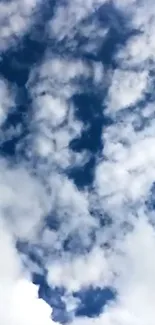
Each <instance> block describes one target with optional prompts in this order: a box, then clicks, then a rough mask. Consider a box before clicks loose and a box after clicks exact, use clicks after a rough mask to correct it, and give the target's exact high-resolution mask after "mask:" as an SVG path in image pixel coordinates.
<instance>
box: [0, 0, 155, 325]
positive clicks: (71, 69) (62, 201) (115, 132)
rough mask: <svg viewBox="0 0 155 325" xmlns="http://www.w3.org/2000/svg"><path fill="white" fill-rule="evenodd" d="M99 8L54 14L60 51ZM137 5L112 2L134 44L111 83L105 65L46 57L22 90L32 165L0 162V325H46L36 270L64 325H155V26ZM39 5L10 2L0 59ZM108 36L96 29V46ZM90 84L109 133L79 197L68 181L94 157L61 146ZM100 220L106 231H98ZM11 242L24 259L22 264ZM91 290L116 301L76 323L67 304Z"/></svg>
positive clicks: (70, 135) (8, 100) (94, 4)
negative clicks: (60, 304) (57, 299)
mask: <svg viewBox="0 0 155 325" xmlns="http://www.w3.org/2000/svg"><path fill="white" fill-rule="evenodd" d="M105 3H106V1H92V0H91V1H87V3H86V4H83V3H82V2H81V0H80V1H79V0H78V1H74V2H67V3H66V4H65V5H64V4H60V5H59V4H58V5H56V7H55V11H54V18H53V20H51V21H50V22H49V25H48V30H50V32H49V33H51V35H53V36H54V37H55V38H57V40H59V41H61V40H64V39H65V37H67V36H68V35H69V36H70V37H71V38H72V39H73V38H74V36H75V29H76V30H77V28H78V27H79V32H80V28H82V27H81V25H80V23H81V21H82V20H84V19H85V18H87V17H88V16H91V17H92V15H93V14H94V13H95V11H97V10H98V8H99V7H100V6H102V5H104V4H105ZM138 3H139V2H138V1H119V0H116V2H115V3H114V4H113V8H117V10H119V11H120V12H121V14H122V15H124V17H126V19H128V26H130V29H131V30H133V29H134V30H135V29H136V30H137V31H138V33H136V35H134V36H131V37H130V38H129V39H128V40H127V42H126V43H125V44H124V45H123V46H122V47H119V48H118V49H117V53H115V54H114V62H115V63H117V68H116V69H115V70H113V69H112V68H111V69H110V70H111V71H110V72H109V75H110V80H108V82H106V80H105V79H106V78H105V70H106V69H108V68H107V67H104V62H103V63H102V62H87V60H86V59H85V60H84V59H82V58H78V55H75V56H74V58H73V57H72V56H71V55H70V57H68V56H67V55H66V54H65V53H64V54H63V55H61V56H60V55H55V54H54V55H52V54H51V53H50V49H47V50H46V51H45V53H44V56H43V58H42V60H40V62H39V63H37V64H36V65H35V66H33V67H31V73H30V75H29V78H28V82H27V85H26V90H27V92H28V93H29V96H30V99H31V102H29V104H30V106H31V109H32V114H31V121H29V123H30V128H29V130H30V134H29V147H28V149H27V148H26V149H25V151H26V150H28V151H29V156H28V159H29V161H24V158H23V160H22V161H20V160H19V158H18V159H17V161H18V163H17V162H16V164H14V163H12V162H10V161H7V159H6V158H4V157H1V159H0V190H1V200H0V255H1V259H0V280H1V281H0V322H1V323H2V324H4V325H8V324H10V325H26V324H30V325H31V324H33V325H35V324H36V325H42V324H45V325H52V324H53V323H54V321H52V320H51V313H52V308H51V307H50V306H49V305H48V304H47V303H45V302H44V301H43V300H42V299H41V298H39V293H38V287H37V286H36V285H34V284H33V282H32V280H33V279H32V273H33V272H34V271H36V270H38V271H37V272H43V271H46V274H47V281H48V285H49V287H50V288H51V290H52V288H53V287H61V288H62V287H63V288H64V289H65V290H66V292H67V293H66V296H65V297H63V299H64V301H65V304H66V309H67V310H68V311H69V312H71V314H72V317H73V319H72V324H73V325H80V324H85V323H86V324H87V323H89V324H90V323H93V324H94V323H95V324H96V325H100V324H103V323H104V324H105V325H152V324H153V323H154V316H155V315H154V308H153V307H154V306H153V302H154V271H155V263H154V256H153V252H154V248H155V229H154V211H153V210H151V208H150V207H149V206H148V205H147V201H148V200H149V199H150V196H151V195H152V193H153V190H152V188H153V185H154V179H155V154H154V145H155V114H154V101H153V95H151V99H148V98H147V95H148V94H149V93H152V85H153V82H154V76H153V74H151V69H152V67H153V64H154V54H153V48H154V47H153V38H152V35H153V25H154V15H153V14H152V12H153V10H149V9H148V11H147V10H146V6H145V3H144V1H140V5H138ZM149 4H150V5H152V1H151V0H150V2H149ZM36 5H37V2H33V1H32V2H31V1H30V2H29V1H24V3H23V4H22V6H21V4H20V3H18V2H17V1H16V2H14V3H13V2H11V3H8V2H6V3H5V4H4V3H2V4H0V12H1V14H0V20H2V21H4V20H5V24H4V26H2V29H1V32H0V34H2V44H1V50H5V49H7V48H8V47H9V46H10V45H12V42H13V41H14V35H15V36H16V37H17V38H18V37H20V36H22V35H23V33H24V32H25V31H26V30H27V28H28V27H29V26H30V25H29V24H31V17H32V15H33V12H34V11H35V8H36ZM103 8H104V7H103ZM127 9H128V10H127ZM126 12H127V15H126ZM144 13H145V14H144ZM7 17H8V19H7ZM90 25H91V24H90V23H89V24H88V25H86V26H85V28H84V29H83V31H82V33H83V35H84V34H85V36H86V37H88V38H89V37H90V34H91V33H92V34H93V36H92V38H91V37H90V43H89V42H88V43H89V44H87V45H88V47H87V46H86V51H87V50H90V48H91V46H92V48H93V49H94V47H93V46H94V45H93V44H95V35H96V33H95V28H96V26H97V23H96V22H93V26H92V28H90V27H91V26H90ZM107 30H108V29H107V28H106V29H104V28H103V29H102V28H101V29H100V36H101V38H102V37H103V40H104V37H105V34H106V33H108V32H107ZM73 31H74V33H73V34H72V35H71V33H72V32H73ZM131 34H132V33H131ZM96 41H97V46H98V45H99V44H98V39H97V40H96ZM136 42H137V47H136ZM89 45H91V46H90V47H89ZM142 48H144V50H143V51H142ZM105 51H106V49H105ZM76 54H77V53H76ZM105 68H106V69H105ZM107 75H108V73H107ZM107 75H106V76H107ZM90 79H91V83H92V87H93V86H94V88H95V89H96V88H98V89H99V90H100V92H101V94H100V96H101V98H102V99H103V107H104V108H105V110H104V108H103V116H102V117H105V118H109V121H108V123H107V124H105V125H104V127H103V131H102V143H103V152H100V156H99V157H96V161H97V163H96V165H95V172H94V181H93V184H91V186H90V187H89V186H88V187H85V188H84V189H80V188H78V187H77V186H76V184H75V182H74V180H71V179H70V178H69V177H68V174H67V173H68V171H69V170H70V168H72V167H77V166H78V167H79V166H80V168H82V167H83V166H84V165H85V163H86V162H87V161H89V158H90V156H91V153H90V152H88V151H87V150H81V152H76V151H73V150H72V149H71V146H70V143H71V141H72V140H74V139H77V138H80V137H81V135H82V132H83V130H84V131H87V127H86V125H85V123H84V122H82V121H80V120H78V118H77V117H76V114H75V109H76V108H75V106H74V103H73V97H74V95H75V94H78V95H79V94H81V93H83V92H84V90H85V88H84V86H83V85H84V84H87V82H88V80H90ZM105 84H106V86H105ZM86 88H87V87H86ZM88 88H89V86H88ZM88 88H87V91H88ZM105 88H106V89H107V92H106V94H105V93H104V94H103V89H105ZM89 91H90V92H91V90H89ZM0 94H1V96H0V97H1V99H0V108H1V112H2V113H1V116H2V119H1V120H2V122H1V123H3V121H5V116H7V114H8V112H9V108H10V107H11V105H13V104H14V96H13V92H12V90H11V87H10V85H9V84H7V82H6V81H5V80H3V79H1V81H0ZM105 97H106V98H105ZM83 109H85V107H83ZM26 153H27V152H26ZM34 161H35V162H36V168H34V166H33V163H34ZM106 217H108V218H109V219H108V220H109V223H108V222H107V223H106V222H105V223H104V221H105V218H106ZM102 222H103V224H104V226H102ZM54 223H55V224H54ZM19 242H20V243H21V244H23V243H24V244H25V245H28V249H27V250H26V249H25V251H24V252H19V250H17V246H18V245H17V244H18V243H19ZM66 242H67V243H69V244H68V246H67V244H66ZM65 244H66V246H67V248H65ZM21 246H22V245H21ZM68 247H69V248H68ZM29 250H32V251H33V252H34V254H35V256H36V259H37V257H38V256H39V259H40V261H41V263H40V264H41V265H43V269H44V270H41V265H39V266H36V267H35V264H37V261H36V262H35V261H32V260H31V258H30V257H29V254H28V253H29ZM24 254H25V255H26V256H25V257H24ZM37 267H38V269H37ZM89 287H91V288H96V287H100V288H105V287H111V288H112V289H113V290H114V292H116V298H115V300H114V301H113V302H107V303H106V305H105V306H103V307H104V308H103V310H102V312H101V314H100V315H99V316H96V317H94V318H91V319H90V318H89V317H87V316H86V317H81V318H80V317H76V316H75V310H76V308H77V306H78V304H80V301H79V300H78V301H76V302H75V300H74V299H73V296H72V295H73V293H74V292H76V291H80V290H83V289H85V290H86V289H87V288H89Z"/></svg>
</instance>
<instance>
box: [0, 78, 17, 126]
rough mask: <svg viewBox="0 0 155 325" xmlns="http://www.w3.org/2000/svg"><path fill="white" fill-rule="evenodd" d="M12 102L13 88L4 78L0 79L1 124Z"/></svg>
mask: <svg viewBox="0 0 155 325" xmlns="http://www.w3.org/2000/svg"><path fill="white" fill-rule="evenodd" d="M14 104H15V103H14V94H13V90H11V89H10V87H9V84H8V83H7V82H6V80H5V79H0V125H2V124H3V122H4V121H5V119H6V117H7V116H8V114H9V113H10V111H9V110H11V108H12V107H13V105H14Z"/></svg>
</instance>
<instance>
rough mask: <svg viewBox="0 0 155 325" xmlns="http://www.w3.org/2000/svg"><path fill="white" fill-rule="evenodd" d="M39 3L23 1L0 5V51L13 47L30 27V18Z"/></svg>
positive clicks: (7, 2)
mask: <svg viewBox="0 0 155 325" xmlns="http://www.w3.org/2000/svg"><path fill="white" fill-rule="evenodd" d="M38 4H39V1H36V0H34V1H29V0H24V1H23V2H22V3H21V2H20V1H18V0H17V1H6V2H3V1H2V2H1V3H0V29H1V31H0V37H1V44H0V51H2V52H3V51H5V50H7V49H8V48H11V47H14V46H15V44H16V42H17V40H18V39H19V38H20V37H22V36H23V35H24V33H25V32H26V31H27V30H28V28H29V27H30V26H31V18H32V16H33V14H34V11H35V9H36V7H37V5H38Z"/></svg>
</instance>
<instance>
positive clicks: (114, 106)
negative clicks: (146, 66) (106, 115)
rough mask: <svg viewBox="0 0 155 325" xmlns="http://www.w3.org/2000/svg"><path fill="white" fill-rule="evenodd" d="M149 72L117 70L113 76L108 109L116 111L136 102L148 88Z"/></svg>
mask: <svg viewBox="0 0 155 325" xmlns="http://www.w3.org/2000/svg"><path fill="white" fill-rule="evenodd" d="M148 86H149V85H148V72H147V71H141V72H134V71H124V70H118V69H117V70H116V71H115V72H114V75H113V76H112V84H111V86H110V87H109V91H108V98H107V111H108V112H111V113H113V111H114V113H115V112H117V111H119V110H121V109H124V108H126V107H129V106H131V105H134V104H136V102H137V101H138V100H140V99H143V98H144V95H145V93H146V91H147V88H148Z"/></svg>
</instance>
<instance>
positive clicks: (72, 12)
mask: <svg viewBox="0 0 155 325" xmlns="http://www.w3.org/2000/svg"><path fill="white" fill-rule="evenodd" d="M106 2H107V1H106V0H89V1H87V2H85V3H83V1H82V0H75V1H74V2H72V1H68V3H67V4H64V5H61V6H59V5H58V7H57V8H56V11H55V15H54V19H52V21H51V22H50V24H49V30H50V33H51V34H52V35H54V36H55V37H56V38H57V39H59V40H62V39H64V38H65V37H66V36H67V37H68V38H70V37H72V38H73V36H74V33H75V29H76V27H77V26H78V24H79V23H80V22H81V21H82V20H83V19H84V18H87V17H88V16H89V15H90V14H92V13H93V12H95V10H97V8H99V7H100V6H102V5H103V4H104V3H106ZM71 32H73V35H71Z"/></svg>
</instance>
